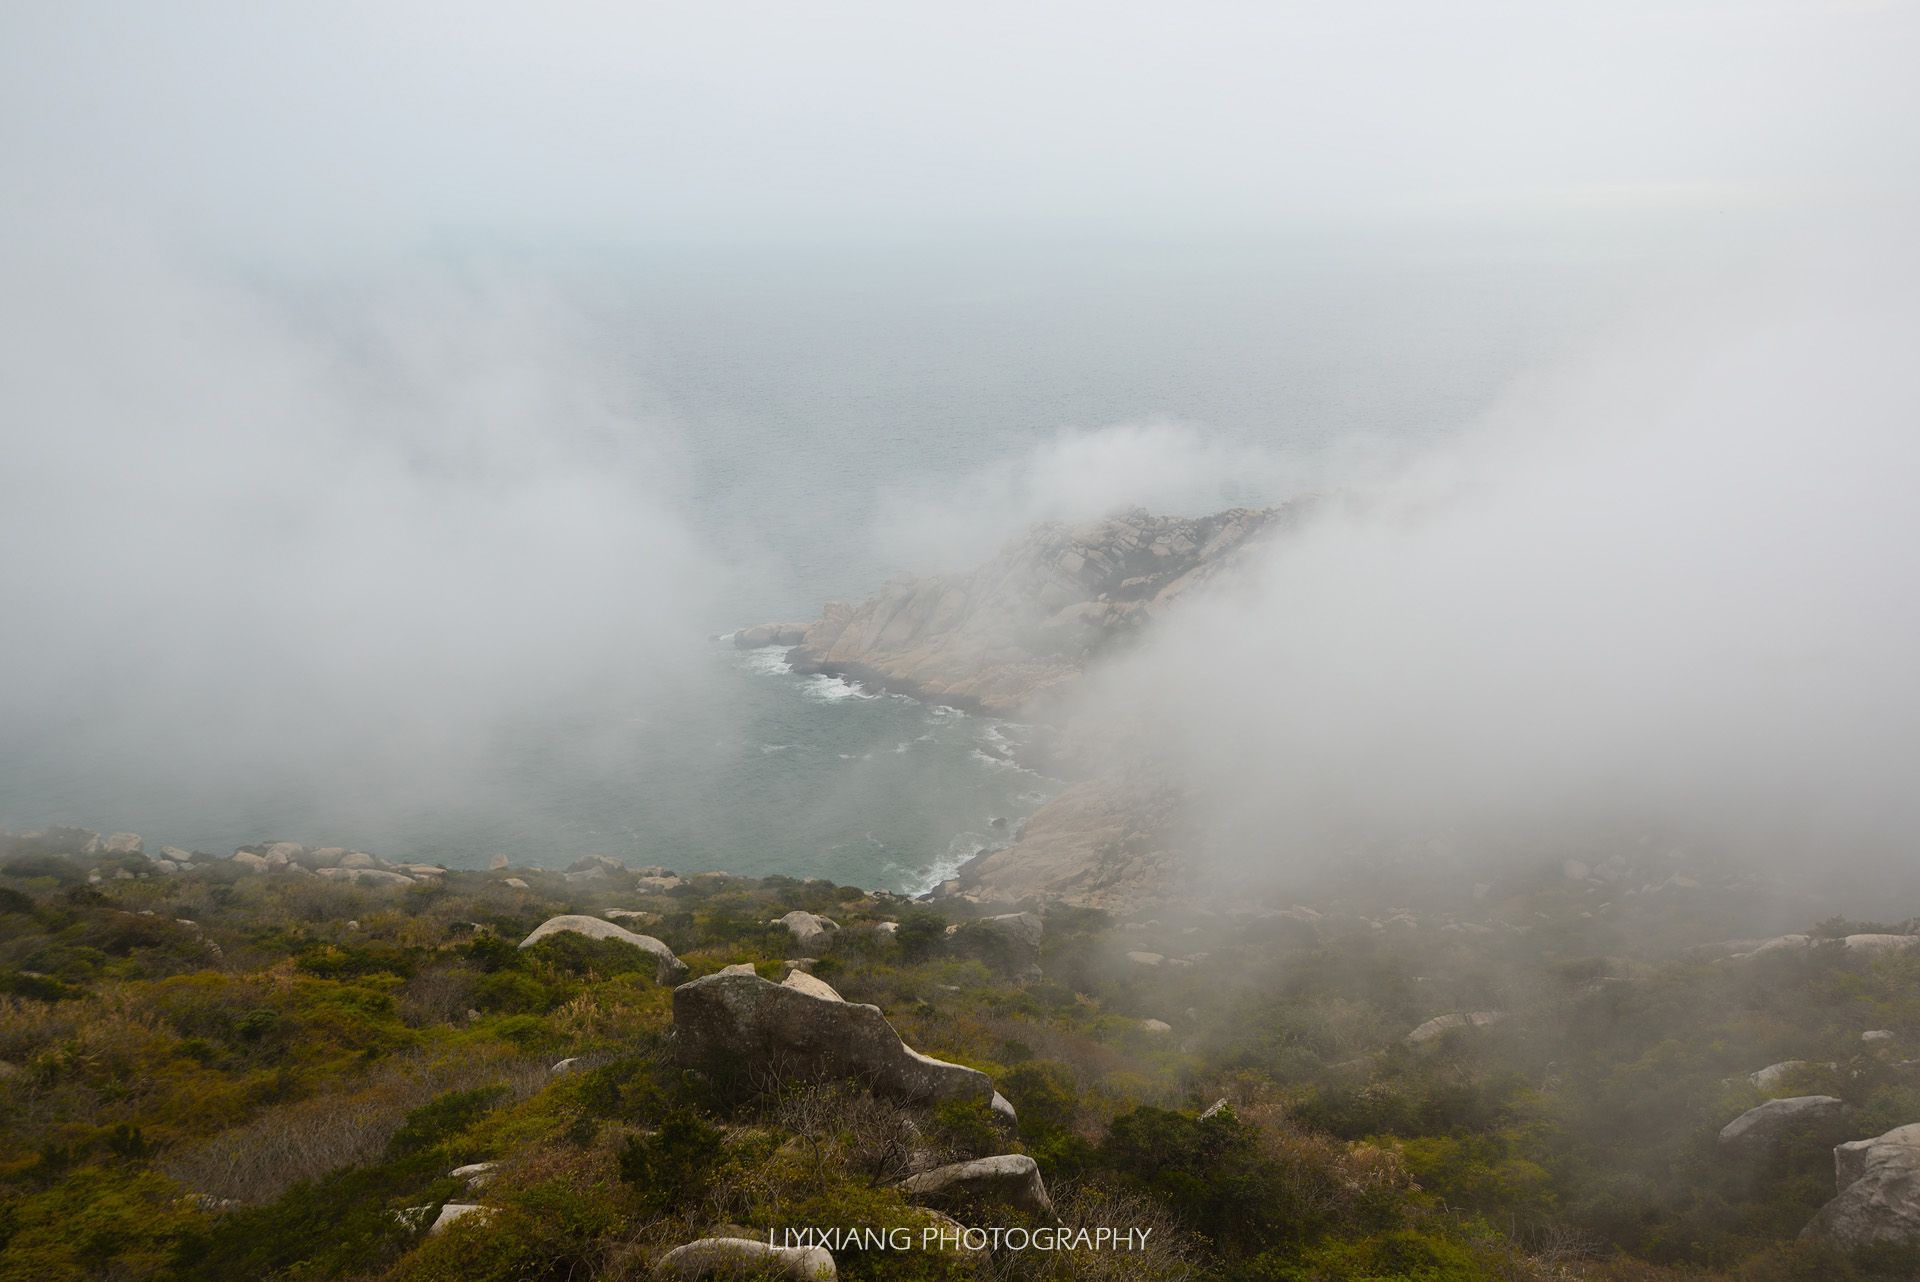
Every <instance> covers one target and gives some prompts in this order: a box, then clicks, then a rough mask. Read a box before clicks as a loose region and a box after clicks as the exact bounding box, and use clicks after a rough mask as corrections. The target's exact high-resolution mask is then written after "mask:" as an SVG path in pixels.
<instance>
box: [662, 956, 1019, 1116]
mask: <svg viewBox="0 0 1920 1282" xmlns="http://www.w3.org/2000/svg"><path fill="white" fill-rule="evenodd" d="M796 973H799V972H796ZM673 1050H674V1057H675V1058H676V1059H678V1060H679V1061H680V1062H681V1063H682V1064H685V1065H689V1066H695V1067H698V1066H703V1065H712V1064H716V1063H723V1064H724V1063H728V1062H731V1063H732V1064H735V1065H738V1066H739V1067H740V1068H742V1069H745V1070H748V1071H754V1070H761V1071H765V1072H767V1073H770V1074H776V1075H778V1076H780V1077H785V1078H795V1079H800V1080H817V1079H823V1078H838V1077H849V1078H854V1079H856V1080H858V1081H861V1082H865V1083H866V1084H867V1086H868V1087H869V1088H870V1089H872V1090H874V1091H875V1092H877V1093H879V1094H882V1095H889V1096H892V1097H894V1098H896V1099H902V1100H909V1101H933V1100H956V1099H957V1100H978V1101H979V1102H980V1103H982V1104H990V1103H991V1102H992V1099H993V1094H994V1091H993V1080H992V1079H991V1078H989V1077H988V1076H987V1075H986V1074H985V1073H982V1072H980V1071H978V1070H976V1069H971V1068H963V1067H961V1066H960V1065H959V1064H949V1063H947V1062H946V1061H944V1060H938V1059H934V1058H932V1057H931V1056H928V1055H922V1054H920V1053H919V1052H918V1051H916V1050H914V1049H912V1048H911V1047H909V1046H908V1045H907V1044H906V1043H905V1042H903V1041H901V1040H900V1034H898V1033H896V1032H894V1031H893V1025H892V1024H889V1023H888V1022H887V1017H886V1016H885V1015H882V1014H881V1013H880V1009H879V1008H878V1007H877V1006H867V1005H861V1004H857V1003H854V1002H846V1001H836V1000H834V999H833V998H829V997H825V996H815V995H813V994H812V993H808V992H805V991H802V990H801V989H800V988H798V987H787V986H784V985H781V984H774V983H770V982H768V981H767V980H764V979H762V978H760V977H759V976H758V975H708V976H707V977H706V978H705V979H696V980H694V981H693V982H692V983H691V984H682V985H681V986H680V987H678V988H676V989H674V990H673Z"/></svg>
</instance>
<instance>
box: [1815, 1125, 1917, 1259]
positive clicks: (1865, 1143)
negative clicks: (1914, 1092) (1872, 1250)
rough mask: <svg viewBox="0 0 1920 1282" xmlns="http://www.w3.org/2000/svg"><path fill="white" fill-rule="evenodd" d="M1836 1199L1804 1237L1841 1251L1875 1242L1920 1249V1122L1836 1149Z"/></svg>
mask: <svg viewBox="0 0 1920 1282" xmlns="http://www.w3.org/2000/svg"><path fill="white" fill-rule="evenodd" d="M1833 1175H1834V1186H1835V1190H1836V1196H1835V1197H1834V1199H1833V1200H1832V1201H1831V1202H1828V1203H1827V1204H1826V1205H1825V1206H1823V1207H1821V1208H1820V1210H1819V1212H1818V1213H1817V1214H1815V1216H1814V1217H1813V1219H1812V1220H1811V1221H1809V1222H1808V1224H1807V1227H1806V1228H1804V1229H1802V1230H1801V1231H1800V1236H1801V1237H1802V1238H1806V1239H1822V1240H1825V1241H1829V1242H1832V1243H1833V1244H1834V1245H1835V1246H1837V1247H1839V1248H1840V1249H1841V1250H1843V1251H1855V1250H1858V1249H1859V1248H1861V1247H1863V1246H1873V1245H1875V1244H1876V1243H1891V1244H1895V1245H1899V1246H1920V1123H1913V1124H1909V1125H1907V1126H1901V1127H1896V1128H1895V1129H1893V1130H1891V1131H1888V1132H1887V1133H1886V1134H1884V1135H1880V1136H1876V1137H1875V1138H1873V1139H1870V1140H1855V1141H1853V1142H1852V1143H1849V1144H1842V1145H1839V1146H1838V1147H1836V1148H1835V1149H1834V1150H1833Z"/></svg>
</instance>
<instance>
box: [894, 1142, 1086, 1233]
mask: <svg viewBox="0 0 1920 1282" xmlns="http://www.w3.org/2000/svg"><path fill="white" fill-rule="evenodd" d="M900 1187H901V1189H902V1190H904V1191H905V1192H906V1193H907V1195H908V1196H910V1197H912V1198H914V1199H916V1200H918V1201H922V1202H931V1203H934V1204H936V1205H940V1206H952V1207H967V1208H982V1207H989V1206H1006V1207H1011V1208H1013V1209H1014V1210H1016V1211H1024V1212H1025V1213H1027V1214H1028V1215H1036V1216H1046V1217H1049V1218H1051V1217H1052V1215H1053V1199H1051V1198H1049V1197H1048V1196H1047V1186H1046V1184H1045V1183H1044V1182H1043V1181H1042V1180H1041V1178H1040V1167H1039V1166H1038V1165H1037V1164H1036V1163H1035V1162H1034V1160H1033V1159H1032V1158H1030V1157H1028V1156H1027V1155H1026V1154H1024V1153H1005V1154H1002V1155H1001V1156H999V1157H983V1158H979V1159H977V1160H975V1161H972V1162H955V1163H954V1164H953V1165H951V1166H940V1167H935V1168H934V1169H933V1170H931V1171H923V1172H921V1173H920V1174H919V1175H915V1176H913V1177H912V1178H910V1179H908V1180H907V1181H906V1182H905V1183H903V1184H902V1185H901V1186H900Z"/></svg>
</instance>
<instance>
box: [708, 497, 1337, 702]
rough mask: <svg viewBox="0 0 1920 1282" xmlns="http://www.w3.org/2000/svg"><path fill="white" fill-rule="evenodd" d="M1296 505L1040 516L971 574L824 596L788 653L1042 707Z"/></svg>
mask: <svg viewBox="0 0 1920 1282" xmlns="http://www.w3.org/2000/svg"><path fill="white" fill-rule="evenodd" d="M1303 510H1304V501H1301V502H1295V503H1291V504H1288V505H1286V506H1283V507H1277V508H1232V509H1229V510H1227V511H1225V512H1219V513H1216V514H1214V515H1212V516H1205V517H1198V518H1191V519H1189V518H1186V517H1172V516H1153V515H1150V514H1149V513H1148V512H1147V511H1146V510H1145V509H1143V508H1129V509H1126V510H1125V511H1121V512H1117V513H1115V514H1114V515H1112V516H1109V517H1106V518H1104V519H1102V520H1098V521H1090V522H1087V523H1086V524H1083V525H1066V524H1063V523H1061V522H1057V521H1055V522H1047V523H1044V524H1040V525H1036V526H1034V527H1033V528H1032V529H1031V530H1029V531H1028V532H1027V533H1026V534H1025V535H1024V536H1023V537H1021V538H1018V539H1015V540H1013V541H1012V542H1010V543H1008V544H1007V545H1006V546H1005V547H1003V548H1002V549H1001V550H1000V551H999V552H998V553H996V554H995V555H994V556H993V558H992V559H991V560H989V561H988V562H987V563H986V564H985V565H982V566H980V567H979V568H978V569H976V570H973V571H971V572H968V573H964V574H936V575H932V576H930V577H927V578H915V577H913V576H912V575H902V576H900V577H898V578H896V579H894V580H892V581H891V582H889V583H887V584H886V586H885V587H883V588H882V589H881V590H880V592H879V594H878V595H875V596H872V597H869V598H867V600H865V601H863V602H861V603H860V604H859V605H850V604H848V603H847V602H845V601H829V602H827V604H826V607H825V608H824V609H823V610H822V612H821V616H820V618H819V619H818V620H816V621H814V622H813V623H811V624H807V625H804V631H803V632H801V634H800V636H799V638H798V640H797V641H794V642H791V644H792V646H793V649H792V652H791V654H790V656H789V661H790V662H791V663H792V664H793V666H794V668H795V670H796V671H800V672H819V673H825V674H828V675H831V676H839V677H846V678H849V679H851V680H855V681H860V682H865V683H870V684H873V685H876V686H879V687H882V688H884V689H887V690H892V691H895V692H898V693H901V694H910V695H913V696H915V697H916V698H921V699H925V700H927V701H929V702H933V703H942V704H947V705H950V706H952V707H955V708H960V709H962V710H964V711H967V712H976V713H983V714H987V715H991V716H998V717H1013V718H1020V717H1034V716H1038V715H1044V714H1046V713H1048V712H1049V711H1051V710H1052V709H1053V708H1055V707H1057V706H1058V700H1059V699H1060V698H1061V697H1063V696H1064V695H1066V694H1067V693H1068V692H1070V691H1071V689H1072V688H1073V686H1074V685H1075V683H1076V682H1077V681H1078V680H1079V678H1080V676H1081V675H1082V674H1083V673H1084V672H1085V671H1086V670H1087V668H1088V666H1089V665H1091V664H1093V663H1094V662H1096V661H1097V660H1099V659H1100V658H1101V657H1102V656H1103V655H1105V654H1107V653H1109V652H1111V651H1112V650H1113V649H1115V648H1116V647H1117V646H1119V645H1122V644H1124V643H1125V642H1126V641H1127V640H1129V639H1131V638H1133V637H1135V636H1137V635H1138V634H1139V632H1140V630H1141V629H1142V628H1143V627H1145V626H1146V625H1148V624H1149V623H1151V622H1152V621H1153V620H1154V619H1156V618H1158V617H1160V616H1162V615H1164V614H1165V613H1166V612H1167V611H1168V610H1169V609H1172V608H1173V607H1174V606H1175V605H1176V603H1177V602H1178V601H1179V600H1180V599H1181V598H1183V597H1184V596H1186V595H1187V594H1188V593H1190V592H1192V591H1194V590H1195V589H1196V588H1199V587H1200V586H1202V585H1203V584H1206V583H1207V582H1209V581H1211V580H1213V579H1214V578H1216V577H1217V576H1219V575H1220V574H1221V573H1222V572H1224V571H1226V570H1228V569H1230V568H1231V567H1232V566H1234V565H1236V564H1238V563H1240V562H1241V561H1242V560H1244V558H1245V557H1246V556H1247V555H1248V554H1249V553H1251V552H1253V551H1254V550H1255V549H1257V548H1259V547H1261V546H1263V545H1265V544H1266V543H1267V542H1268V541H1269V540H1270V539H1272V538H1273V537H1274V536H1275V535H1277V534H1279V533H1280V532H1282V531H1284V530H1285V529H1286V528H1288V527H1289V526H1290V525H1291V524H1292V522H1293V521H1294V520H1295V519H1296V518H1297V517H1298V516H1299V515H1300V514H1301V512H1302V511H1303ZM800 626H801V625H797V624H767V625H763V626H762V627H760V628H751V629H747V630H745V631H743V632H741V633H738V634H736V637H735V643H736V644H738V645H753V644H761V645H775V644H788V643H789V642H788V638H790V637H792V636H793V635H794V631H795V630H796V629H797V628H799V627H800Z"/></svg>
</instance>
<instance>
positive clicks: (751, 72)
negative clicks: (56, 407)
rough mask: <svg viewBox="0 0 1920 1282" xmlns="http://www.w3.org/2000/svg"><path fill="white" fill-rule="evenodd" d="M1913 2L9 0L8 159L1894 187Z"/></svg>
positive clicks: (668, 204) (197, 176)
mask: <svg viewBox="0 0 1920 1282" xmlns="http://www.w3.org/2000/svg"><path fill="white" fill-rule="evenodd" d="M1915 66H1920V7H1917V6H1916V5H1915V4H1914V3H1911V2H1899V0H1893V2H1886V3H1880V2H1876V0H1847V2H1826V0H1714V2H1712V3H1684V2H1671V3H1644V2H1641V0H1605V2H1604V3H1578V4H1574V3H1567V4H1524V3H1490V2H1488V0H1461V2H1457V3H1449V4H1429V3H1417V2H1412V0H1399V2H1387V3H1382V2H1380V0H1358V2H1357V3H1350V4H1340V5H1327V4H1304V3H1258V4H1225V3H1194V4H1181V5H1170V4H1157V3H1156V4H1143V3H1137V2H1120V3H1100V4H1093V3H1083V4H1060V3H1030V2H1027V0H1023V2H1022V3H1017V4H1015V3H997V2H993V0H974V2H971V3H967V4H948V5H931V4H907V5H901V4H881V3H873V4H849V3H840V2H833V3H817V4H805V5H795V4H786V3H771V2H758V3H752V2H749V3H702V4H676V5H663V4H645V3H641V4H616V3H578V2H568V0H562V2H559V3H546V4H538V5H535V4H501V3H488V2H485V0H463V2H462V3H419V2H407V0H381V2H380V3H350V2H348V0H329V2H328V3H324V4H318V3H311V4H298V3H288V4H274V5H260V4H245V3H191V2H187V0H181V2H176V3H170V4H162V5H155V4H144V3H95V2H91V0H64V2H63V3H60V4H33V3H24V2H22V0H13V2H11V3H8V4H6V5H4V6H0V170H4V172H5V173H6V174H7V175H8V177H7V179H6V180H5V181H7V182H8V183H9V184H11V185H13V186H14V187H15V190H16V196H20V195H30V196H32V197H33V198H35V199H38V200H53V201H55V202H57V203H58V204H59V205H60V206H61V207H71V206H72V205H74V204H76V203H77V204H78V205H79V206H81V207H86V208H91V209H94V210H104V211H108V212H111V213H112V214H115V215H118V216H131V217H133V218H135V219H136V220H147V219H153V220H158V221H159V222H160V223H161V224H162V225H165V226H167V227H169V228H171V229H174V230H186V231H191V232H195V233H198V234H200V235H201V236H203V237H205V238H207V239H208V240H210V241H212V242H214V243H235V242H238V243H242V244H249V245H251V244H256V243H259V242H265V243H266V244H267V245H268V246H270V247H277V248H286V247H295V246H311V245H313V244H315V243H316V242H318V243H325V244H331V243H334V242H336V241H339V240H344V241H345V242H347V243H348V244H349V245H352V244H355V243H358V242H361V241H363V240H364V239H365V238H373V239H376V240H385V239H390V238H393V237H396V236H397V237H400V238H412V237H419V236H423V235H430V234H456V235H461V234H474V233H480V234H486V233H505V234H515V235H530V236H537V237H538V236H556V235H557V236H565V235H568V234H576V233H586V234H590V235H593V236H600V237H608V236H610V237H637V238H642V239H644V238H647V237H654V236H671V237H688V236H709V235H722V236H726V235H733V234H744V235H750V236H776V237H780V236H789V235H800V236H808V235H829V236H836V237H851V236H860V235H866V234H874V233H891V234H900V235H909V236H918V235H926V234H939V233H942V232H949V231H953V230H955V229H966V230H979V229H981V228H987V229H1007V228H1014V229H1020V228H1027V227H1042V228H1060V227H1067V228H1076V227H1088V226H1108V227H1115V228H1118V229H1121V230H1136V229H1147V230H1153V229H1162V230H1167V229H1187V230H1193V229H1201V230H1204V229H1212V228H1219V227H1222V226H1239V227H1251V228H1258V227H1261V226H1264V225H1269V224H1271V223H1273V222H1274V221H1276V220H1278V221H1287V220H1291V219H1305V220H1314V219H1323V218H1326V217H1328V216H1354V215H1359V214H1366V215H1372V216H1391V217H1398V216H1406V215H1410V214H1411V215H1419V216H1433V215H1443V216H1448V217H1460V216H1485V215H1488V214H1502V215H1510V214H1514V213H1526V212H1529V211H1531V212H1539V211H1543V210H1544V211H1560V212H1565V211H1567V210H1584V209H1595V210H1614V209H1619V208H1623V207H1624V208H1629V209H1632V208H1655V209H1658V208H1670V207H1673V206H1682V207H1693V208H1703V209H1713V210H1717V211H1721V212H1722V213H1725V212H1731V211H1737V210H1739V209H1742V208H1752V207H1765V206H1770V205H1775V204H1778V203H1779V202H1783V201H1784V202H1788V203H1803V202H1814V203H1816V204H1822V203H1832V202H1835V201H1838V202H1841V203H1849V202H1852V201H1855V200H1857V199H1859V198H1860V197H1862V196H1863V195H1871V194H1872V193H1875V192H1884V191H1886V190H1889V189H1909V190H1910V189H1911V188H1912V186H1913V184H1914V181H1915V177H1916V175H1915V163H1914V157H1915V155H1916V141H1917V140H1920V89H1917V88H1916V85H1917V84H1920V77H1916V76H1915V75H1914V74H1913V71H1912V69H1913V68H1914V67H1915Z"/></svg>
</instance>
